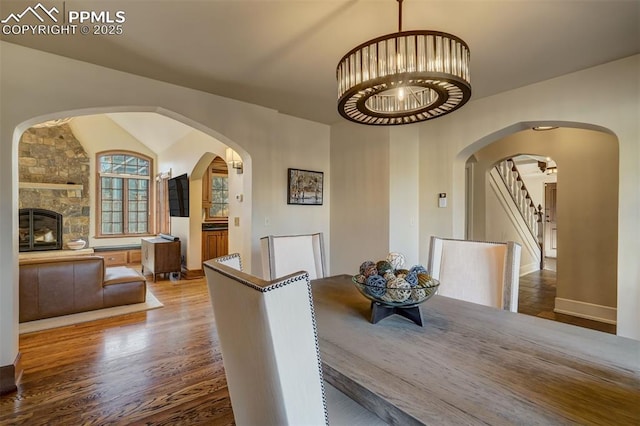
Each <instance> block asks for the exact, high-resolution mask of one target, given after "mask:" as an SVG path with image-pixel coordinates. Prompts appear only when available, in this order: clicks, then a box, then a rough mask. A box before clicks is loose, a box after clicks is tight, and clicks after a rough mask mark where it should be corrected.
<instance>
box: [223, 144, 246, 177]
mask: <svg viewBox="0 0 640 426" xmlns="http://www.w3.org/2000/svg"><path fill="white" fill-rule="evenodd" d="M225 157H226V160H227V164H228V165H230V166H231V167H233V168H234V169H236V173H237V174H239V175H241V174H242V171H243V169H242V159H241V158H240V155H238V153H237V152H235V151H234V150H233V149H231V148H227V150H226V151H225Z"/></svg>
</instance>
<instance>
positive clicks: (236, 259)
mask: <svg viewBox="0 0 640 426" xmlns="http://www.w3.org/2000/svg"><path fill="white" fill-rule="evenodd" d="M216 262H218V263H221V264H223V265H227V266H229V267H231V268H233V269H237V270H238V271H242V260H241V259H240V253H231V254H228V255H226V256H221V257H218V258H216Z"/></svg>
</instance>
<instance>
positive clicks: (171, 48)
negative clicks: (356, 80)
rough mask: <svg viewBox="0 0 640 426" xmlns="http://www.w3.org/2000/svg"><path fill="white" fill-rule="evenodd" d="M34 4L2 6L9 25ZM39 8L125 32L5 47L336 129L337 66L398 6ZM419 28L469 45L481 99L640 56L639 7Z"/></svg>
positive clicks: (468, 6)
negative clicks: (116, 25)
mask: <svg viewBox="0 0 640 426" xmlns="http://www.w3.org/2000/svg"><path fill="white" fill-rule="evenodd" d="M36 4H37V0H33V1H22V0H20V1H13V0H2V2H1V3H0V18H1V19H5V18H6V17H8V16H9V14H10V13H21V12H22V11H24V9H25V8H26V7H28V6H35V5H36ZM42 4H43V5H45V6H46V7H52V6H53V5H55V6H56V7H58V8H59V9H60V10H62V8H63V7H64V8H65V10H66V11H72V10H91V11H108V12H110V14H111V16H112V17H115V13H116V12H117V11H124V12H125V17H126V20H125V22H124V23H123V24H122V30H123V34H121V35H109V36H98V35H93V34H88V35H84V36H83V35H80V34H76V35H50V36H47V35H33V36H31V35H1V36H0V39H2V40H5V41H9V42H12V43H16V44H20V45H23V46H27V47H32V48H35V49H39V50H43V51H46V52H52V53H55V54H58V55H62V56H66V57H69V58H74V59H78V60H81V61H86V62H90V63H94V64H98V65H102V66H105V67H109V68H113V69H116V70H121V71H125V72H129V73H133V74H138V75H142V76H146V77H149V78H153V79H157V80H161V81H166V82H169V83H174V84H178V85H181V86H185V87H190V88H194V89H198V90H202V91H205V92H210V93H214V94H218V95H221V96H225V97H229V98H233V99H237V100H241V101H246V102H250V103H253V104H258V105H263V106H266V107H269V108H273V109H276V110H279V111H281V112H283V113H285V114H289V115H293V116H297V117H302V118H305V119H309V120H313V121H317V122H321V123H327V124H331V123H334V122H336V121H339V120H341V118H340V116H339V115H338V113H337V111H336V93H337V89H336V81H335V69H336V65H337V64H338V61H339V60H340V59H341V58H342V56H343V55H344V54H345V53H347V51H349V50H350V49H351V48H353V47H355V46H356V45H358V44H360V43H362V42H364V41H367V40H369V39H371V38H374V37H377V36H380V35H383V34H387V33H392V32H395V31H397V23H398V8H397V3H396V1H394V0H211V1H204V0H199V1H195V0H180V1H177V0H174V1H167V0H155V1H149V0H129V1H118V0H110V1H104V0H96V1H91V2H89V1H86V0H85V1H73V0H67V1H65V2H63V1H46V0H43V1H42ZM28 18H29V17H28V16H25V17H23V18H22V19H24V20H27V19H28ZM31 19H33V18H31ZM36 23H37V22H36ZM417 29H422V30H436V31H444V32H448V33H452V34H455V35H457V36H459V37H460V38H462V39H463V40H465V41H466V42H467V44H468V45H469V48H470V50H471V84H472V90H473V93H472V100H473V99H477V98H481V97H485V96H490V95H493V94H496V93H500V92H503V91H506V90H510V89H514V88H517V87H521V86H525V85H528V84H531V83H535V82H538V81H542V80H546V79H549V78H552V77H556V76H560V75H563V74H567V73H570V72H573V71H577V70H580V69H584V68H587V67H591V66H594V65H598V64H602V63H605V62H609V61H612V60H615V59H619V58H623V57H627V56H630V55H633V54H637V53H640V1H638V0H630V1H614V0H590V1H581V0H554V1H551V0H538V1H529V0H509V1H497V0H496V1H487V0H468V1H457V0H447V1H436V0H405V1H404V3H403V30H417ZM69 84H72V82H70V83H69Z"/></svg>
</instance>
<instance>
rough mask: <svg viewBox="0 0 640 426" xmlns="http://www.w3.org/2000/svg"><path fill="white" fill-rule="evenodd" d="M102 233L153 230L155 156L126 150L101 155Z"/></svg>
mask: <svg viewBox="0 0 640 426" xmlns="http://www.w3.org/2000/svg"><path fill="white" fill-rule="evenodd" d="M96 164H97V169H98V178H97V179H96V185H97V192H96V193H97V198H98V200H97V204H98V214H97V216H96V219H97V220H96V222H97V233H96V236H98V237H118V236H132V235H141V234H142V235H144V234H149V229H150V221H151V209H150V198H151V197H150V194H151V188H150V187H151V178H150V177H151V173H152V166H153V163H152V160H151V158H149V157H146V156H144V155H142V154H138V153H134V152H123V151H117V152H116V151H109V152H100V153H98V155H97V161H96Z"/></svg>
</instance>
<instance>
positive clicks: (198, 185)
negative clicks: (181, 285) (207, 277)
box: [158, 130, 251, 270]
mask: <svg viewBox="0 0 640 426" xmlns="http://www.w3.org/2000/svg"><path fill="white" fill-rule="evenodd" d="M226 148H227V145H225V144H224V143H222V142H221V141H219V140H218V139H216V138H214V137H212V136H210V135H207V134H204V133H203V132H201V131H198V130H193V131H192V132H190V133H188V134H187V135H185V136H184V137H183V138H181V139H180V140H179V141H177V142H176V143H175V144H174V145H172V146H171V147H169V148H168V149H166V150H165V151H163V152H161V153H159V154H158V163H159V170H164V171H167V170H171V173H172V176H174V177H175V176H179V175H181V174H183V173H186V174H187V175H189V193H190V197H189V217H188V218H184V217H172V218H171V234H172V235H175V236H177V237H180V241H181V243H182V246H181V247H182V254H183V256H185V260H186V267H187V269H189V270H200V269H202V222H203V209H202V185H203V182H202V176H203V174H204V173H205V172H206V168H207V167H208V166H209V163H210V162H211V160H213V158H215V156H216V155H217V156H219V157H221V158H225V150H226ZM243 160H244V161H245V162H246V163H247V164H250V163H249V162H248V160H249V155H248V154H246V153H245V154H244V158H243ZM250 174H251V170H250V168H249V167H246V173H243V174H237V173H236V172H235V170H233V169H230V170H229V195H230V197H229V198H230V199H229V250H230V252H231V253H236V252H237V253H240V255H241V257H242V259H250V256H251V250H250V248H249V249H246V250H245V247H250V241H251V197H250V194H251V187H250V185H249V184H250V182H251V179H250V178H248V177H249V176H250ZM245 186H246V188H245ZM244 192H247V193H248V194H249V196H248V197H247V198H246V199H245V200H244V201H243V202H242V203H240V202H238V201H237V200H236V198H235V195H237V194H241V193H242V194H244ZM233 217H239V218H240V226H237V227H236V226H234V224H233Z"/></svg>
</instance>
